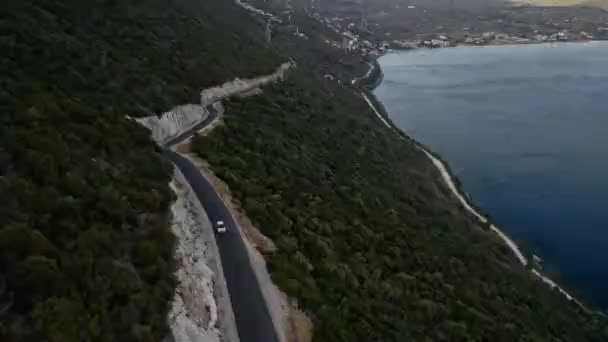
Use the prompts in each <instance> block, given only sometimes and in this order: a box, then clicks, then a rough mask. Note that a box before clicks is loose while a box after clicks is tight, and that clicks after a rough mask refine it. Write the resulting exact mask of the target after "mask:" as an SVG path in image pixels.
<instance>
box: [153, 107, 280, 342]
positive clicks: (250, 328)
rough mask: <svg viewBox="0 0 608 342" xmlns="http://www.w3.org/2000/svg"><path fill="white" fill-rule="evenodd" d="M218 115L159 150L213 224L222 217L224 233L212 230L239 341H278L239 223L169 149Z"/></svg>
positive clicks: (196, 172) (201, 178) (194, 169)
mask: <svg viewBox="0 0 608 342" xmlns="http://www.w3.org/2000/svg"><path fill="white" fill-rule="evenodd" d="M217 116H218V113H217V112H216V111H215V110H212V109H211V110H210V111H209V117H207V118H206V119H205V120H204V121H202V122H201V123H200V124H198V125H197V126H195V127H194V128H193V129H191V130H189V131H188V132H186V133H184V134H181V135H180V136H178V137H176V138H174V139H172V140H171V141H170V142H169V143H167V144H166V146H165V148H163V150H162V154H163V155H164V156H165V157H167V158H168V159H170V160H171V161H172V162H173V163H174V164H175V165H176V166H177V167H178V168H179V169H180V171H181V172H182V173H183V175H184V176H185V178H186V180H187V181H188V183H190V186H191V187H192V189H193V190H194V193H195V194H196V197H197V198H198V200H199V201H200V203H201V205H202V206H203V208H205V211H206V212H207V216H208V217H209V220H210V221H211V222H212V223H213V225H214V226H215V222H217V221H218V220H222V221H224V223H225V224H226V227H227V228H228V231H227V232H226V233H217V232H216V231H215V230H214V234H215V238H216V241H217V246H218V249H219V253H220V255H219V257H220V260H221V263H222V268H223V271H224V277H225V279H226V284H227V286H228V293H229V295H230V300H231V302H232V310H233V311H234V316H235V319H236V326H237V330H238V335H239V340H240V342H279V339H278V337H277V336H278V335H277V332H276V331H275V326H274V324H273V321H272V317H271V316H270V312H269V309H268V306H267V304H266V301H265V299H264V296H263V294H262V289H261V288H260V285H259V282H258V280H257V277H256V274H255V271H254V270H253V267H252V266H251V263H250V260H249V254H248V252H247V246H246V245H245V242H244V241H243V238H242V237H241V234H240V233H239V229H240V227H239V226H238V224H237V223H236V221H235V220H234V218H233V217H232V215H231V214H230V211H229V210H228V208H227V207H226V206H225V205H224V202H223V201H222V199H221V198H220V196H219V195H218V194H217V193H216V192H215V190H214V189H213V186H212V185H211V183H210V182H209V181H208V180H207V179H206V178H205V177H204V176H203V175H202V174H201V173H200V171H199V170H198V168H197V167H196V166H195V165H194V164H193V163H192V162H191V161H190V160H188V159H187V158H185V157H183V156H181V155H179V154H178V153H176V152H174V151H172V150H170V149H169V147H170V146H173V145H175V144H177V143H179V142H181V141H184V140H186V139H187V138H189V137H190V136H191V135H193V134H194V132H196V131H198V130H200V129H201V128H203V127H205V126H207V125H209V124H210V123H212V122H213V121H214V120H215V119H216V118H217Z"/></svg>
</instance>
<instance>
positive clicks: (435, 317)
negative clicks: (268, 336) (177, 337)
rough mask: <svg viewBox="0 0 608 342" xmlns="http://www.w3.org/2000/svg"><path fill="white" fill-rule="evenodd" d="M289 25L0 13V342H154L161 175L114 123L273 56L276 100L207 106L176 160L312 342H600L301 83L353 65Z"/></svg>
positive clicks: (126, 3)
mask: <svg viewBox="0 0 608 342" xmlns="http://www.w3.org/2000/svg"><path fill="white" fill-rule="evenodd" d="M297 15H298V14H295V15H294V18H295V19H294V21H296V22H297V23H298V24H300V25H306V26H307V27H309V30H308V31H307V32H306V33H308V34H309V38H308V39H300V38H295V37H294V36H293V28H291V27H289V26H285V27H279V28H278V29H277V33H276V36H275V37H274V39H273V43H272V46H267V44H266V43H265V42H264V30H265V23H264V22H263V21H258V20H256V19H254V18H252V16H251V15H250V14H248V13H246V12H245V11H243V10H242V9H241V8H239V7H238V6H236V5H235V4H234V3H233V2H232V1H228V0H204V1H200V0H91V1H85V2H83V1H77V0H45V1H39V0H8V1H5V3H3V6H2V8H1V9H0V41H1V42H2V47H3V53H2V55H1V56H0V84H1V85H2V86H1V88H0V108H1V109H2V113H1V115H0V142H1V144H0V198H2V202H1V203H0V341H9V342H12V341H57V342H70V341H161V340H162V339H163V338H164V337H165V336H166V333H167V326H166V314H167V310H168V307H169V301H170V300H171V297H172V296H173V291H174V286H175V284H174V283H175V280H174V278H173V276H172V273H173V268H174V265H173V263H172V252H173V244H172V243H173V241H172V240H173V237H172V235H171V234H170V232H169V229H168V227H167V219H168V217H167V208H168V205H169V203H170V202H171V200H172V194H171V192H170V190H169V187H168V182H169V179H170V174H171V168H170V165H168V164H167V162H165V161H163V159H162V158H161V157H160V155H159V153H158V150H157V149H156V148H155V147H154V145H153V144H152V142H151V141H150V139H149V137H148V132H147V131H146V130H144V129H143V128H141V127H139V126H138V125H137V124H135V123H134V122H132V121H130V120H128V119H126V116H127V115H129V116H138V115H148V114H150V113H160V112H163V111H166V110H169V109H171V108H172V107H173V106H175V105H179V104H184V103H193V102H196V101H198V94H199V91H200V90H201V89H202V88H204V87H207V86H210V85H215V84H217V83H221V82H224V81H226V80H229V79H232V78H234V77H249V76H254V75H259V74H262V73H267V72H269V71H271V70H274V68H276V66H277V65H278V64H280V63H282V62H284V61H285V60H286V59H287V58H288V57H293V58H295V59H296V60H298V61H302V62H301V63H298V69H297V70H299V71H298V72H297V73H293V74H290V76H289V78H288V82H287V83H285V84H282V85H275V86H274V87H272V88H271V89H266V90H265V92H264V95H263V96H258V97H253V98H249V99H242V100H237V101H234V102H231V103H229V104H228V106H227V115H226V118H225V123H226V125H225V126H220V127H219V128H217V129H216V130H215V131H214V132H213V133H212V134H211V135H210V136H208V137H204V138H200V139H199V140H198V141H197V143H196V144H195V145H196V146H195V148H196V150H197V152H199V153H200V154H201V155H202V156H203V157H205V158H206V159H208V161H209V162H210V163H211V164H212V166H213V168H214V170H215V171H216V172H217V174H218V175H219V176H220V177H221V178H222V179H224V180H225V181H226V182H227V183H228V184H229V185H230V187H231V189H232V191H233V192H234V193H235V194H237V196H238V197H239V199H240V200H241V201H242V203H244V205H245V209H246V211H247V213H248V214H249V215H250V216H251V217H252V218H253V219H254V220H255V221H256V223H257V224H258V225H259V226H260V227H261V228H262V229H263V231H264V233H266V234H268V236H270V237H271V238H272V239H274V241H275V242H276V243H277V245H278V246H279V249H278V251H277V253H276V254H275V255H272V256H269V262H270V265H271V267H272V271H273V277H274V279H275V280H276V282H277V283H278V285H279V286H280V287H281V288H282V289H283V290H285V291H286V292H287V293H288V294H290V295H291V296H293V297H294V298H297V299H298V300H299V301H300V303H301V304H302V306H303V307H304V309H305V310H306V311H307V313H308V314H309V315H310V316H311V317H312V318H313V320H314V322H315V325H316V330H315V340H316V341H332V342H333V341H349V342H351V341H366V342H369V341H387V342H388V341H408V340H411V341H442V340H449V341H460V340H462V341H465V340H472V341H487V340H491V341H494V340H496V341H606V340H607V337H606V336H607V334H608V331H606V325H605V324H606V323H605V321H604V319H603V318H601V317H599V316H595V315H591V314H588V313H584V312H582V311H580V310H579V309H578V307H576V306H574V305H572V304H570V303H568V302H566V301H565V300H564V299H563V298H562V297H560V296H559V295H557V294H555V293H552V292H551V291H549V290H548V289H547V287H546V286H544V285H542V284H540V283H539V282H538V281H536V280H534V279H532V278H531V277H530V276H529V273H527V272H526V271H525V270H523V269H522V268H521V267H520V266H519V265H518V264H517V263H516V262H515V261H514V259H513V258H512V256H511V255H510V254H509V251H508V250H507V249H506V248H505V247H504V246H503V245H502V244H501V243H500V241H499V240H497V239H496V237H495V236H494V235H492V234H491V233H489V232H487V231H483V230H482V229H481V228H479V227H477V226H476V225H475V224H473V223H472V222H471V221H470V220H469V218H468V217H467V216H466V215H464V214H463V213H462V211H461V210H460V209H459V207H458V206H457V205H456V202H455V201H454V200H453V199H451V197H449V193H448V192H447V191H446V190H445V189H444V188H443V187H442V186H441V185H440V183H439V182H438V181H437V175H436V174H435V171H434V169H433V168H432V166H431V165H430V164H429V163H428V161H427V160H426V159H425V158H424V156H422V155H421V154H420V153H419V152H417V151H416V150H415V149H414V148H413V145H412V144H410V143H407V142H403V141H401V140H398V139H397V138H396V136H394V135H392V134H391V133H390V132H389V131H388V130H386V129H385V128H383V127H382V126H381V125H380V124H379V123H378V122H377V121H376V119H375V118H374V116H373V114H372V113H371V112H370V110H369V108H367V106H366V104H365V102H364V101H362V100H361V98H359V97H358V96H357V95H356V93H355V92H354V91H353V90H352V89H349V88H347V87H344V86H341V85H339V84H338V83H337V82H330V81H329V80H327V79H325V78H324V75H323V74H319V73H318V72H321V71H322V72H323V73H325V72H328V70H330V67H331V66H332V65H333V64H332V63H336V68H338V67H339V68H340V69H339V70H340V72H339V75H341V76H343V77H346V76H348V72H349V70H354V71H356V72H357V75H360V74H361V73H360V70H364V69H365V66H363V67H355V66H353V64H352V63H353V62H354V61H356V60H358V59H359V58H358V56H345V55H344V54H342V53H341V52H337V51H336V50H326V49H330V48H329V47H327V46H326V44H323V43H320V42H319V39H323V35H325V34H326V33H324V32H325V30H324V29H323V28H321V27H314V25H316V24H315V23H314V22H312V21H309V20H306V18H304V17H300V18H298V17H296V16H297ZM299 15H301V13H300V14H299ZM313 28H314V29H315V33H314V34H313V33H311V32H310V30H312V29H313ZM292 39H299V40H298V41H294V40H292ZM277 51H278V52H277ZM307 66H309V67H310V68H309V67H307ZM317 66H323V67H322V68H321V67H318V68H317ZM313 70H314V71H313ZM352 77H354V75H352ZM319 79H321V80H324V81H323V82H324V83H320V82H319V81H318V80H319Z"/></svg>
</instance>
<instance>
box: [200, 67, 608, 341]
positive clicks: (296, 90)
mask: <svg viewBox="0 0 608 342" xmlns="http://www.w3.org/2000/svg"><path fill="white" fill-rule="evenodd" d="M319 88H320V87H319V86H317V85H316V81H313V80H311V79H310V78H309V77H307V76H305V75H304V74H298V75H292V76H291V77H290V80H289V81H287V82H285V83H282V84H280V85H276V86H274V87H273V89H271V90H269V91H267V93H266V95H265V96H263V97H256V98H251V99H246V100H238V101H233V102H231V103H230V104H229V105H228V106H227V115H226V120H225V122H226V125H225V126H224V127H219V128H217V129H216V130H215V131H214V132H212V134H211V135H209V136H207V137H201V138H199V139H198V141H197V142H196V143H195V148H196V151H197V152H198V153H199V154H200V155H201V156H202V157H203V158H205V159H207V160H208V161H209V162H210V163H211V165H212V166H213V168H214V170H215V171H216V173H217V174H218V175H219V176H220V177H221V178H223V179H224V180H225V181H226V182H227V183H228V184H229V186H230V188H231V190H232V191H233V192H234V193H235V194H236V195H237V196H238V198H239V200H240V201H241V202H242V203H243V204H244V209H245V210H246V211H247V213H248V214H249V215H250V216H251V218H252V219H253V220H254V221H255V223H256V224H257V225H258V227H260V229H262V231H263V233H265V234H267V235H268V236H269V237H270V238H272V239H273V240H274V241H275V242H276V243H277V246H278V252H277V253H276V254H274V255H272V256H270V266H271V269H272V273H273V277H274V279H275V281H276V282H277V284H278V285H279V287H281V288H282V289H283V290H285V291H286V292H287V293H288V294H289V295H291V296H294V297H295V298H297V299H298V300H299V301H300V304H301V305H302V306H303V307H304V309H305V310H306V311H307V312H309V314H310V315H311V316H312V317H313V320H314V322H315V338H314V339H315V341H332V342H333V341H348V342H354V341H362V342H363V341H365V342H368V341H385V342H387V341H505V342H507V341H508V342H511V341H539V342H540V341H606V340H607V338H608V330H607V326H606V322H605V320H604V318H602V317H600V316H599V315H598V316H594V315H592V314H589V313H585V312H583V311H582V310H581V309H580V308H579V307H578V306H576V305H575V304H574V303H569V302H567V301H566V300H565V299H564V298H563V296H562V295H560V294H559V293H557V292H552V291H551V290H549V288H548V287H547V286H546V285H544V284H543V283H541V282H540V281H538V280H537V279H535V278H534V277H532V275H531V274H530V273H529V272H528V271H526V270H525V269H524V268H523V267H521V266H520V265H519V263H518V262H517V261H516V259H515V258H514V257H513V255H512V254H511V252H510V250H509V249H508V248H507V247H506V246H505V245H504V244H503V243H502V241H501V240H500V239H498V238H497V236H496V235H495V234H494V233H492V232H490V231H487V230H484V229H483V228H481V227H478V226H476V225H475V224H473V223H472V221H470V220H469V218H468V217H467V216H466V215H465V214H464V213H463V212H462V211H461V210H460V209H459V207H458V205H457V204H456V202H455V201H454V200H453V199H452V198H451V197H450V195H449V194H447V193H445V192H444V190H442V189H443V188H442V187H441V185H439V183H438V182H437V174H436V171H435V170H434V169H433V168H432V166H431V164H430V163H429V162H428V161H427V160H426V158H425V157H424V156H423V155H422V153H420V152H418V151H417V150H416V149H415V148H414V146H413V144H412V143H410V142H406V141H402V140H400V139H398V138H397V136H396V135H395V134H392V133H391V132H390V131H389V130H387V129H386V128H385V127H384V126H382V125H381V124H380V123H379V121H378V120H377V119H376V118H375V117H374V116H373V114H371V113H370V112H369V109H368V108H366V107H365V103H364V102H363V101H362V100H361V99H360V98H357V97H356V96H354V95H352V94H351V95H350V96H349V97H345V98H339V97H336V96H333V97H332V96H330V95H328V94H327V93H326V92H324V91H320V90H319Z"/></svg>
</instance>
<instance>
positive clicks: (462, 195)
mask: <svg viewBox="0 0 608 342" xmlns="http://www.w3.org/2000/svg"><path fill="white" fill-rule="evenodd" d="M516 45H521V44H516ZM404 51H407V50H404ZM368 64H369V65H370V69H369V70H368V72H367V73H366V74H365V75H364V76H362V77H358V78H355V79H353V80H352V85H353V86H354V87H355V88H356V89H357V90H358V91H359V92H360V94H361V96H362V97H363V99H364V100H365V101H366V102H367V104H368V105H369V106H370V108H371V109H372V111H373V112H374V113H375V114H376V116H377V117H378V118H379V119H380V120H381V122H382V123H383V124H384V125H385V126H386V127H387V128H389V129H391V130H392V131H393V132H395V133H397V134H398V135H399V137H400V138H401V139H403V140H406V141H408V142H411V143H413V144H414V145H415V146H416V148H418V150H420V151H421V152H422V153H424V154H425V155H426V156H427V157H428V158H429V160H430V161H431V162H432V163H433V165H434V166H435V168H436V169H437V171H438V172H439V173H440V175H441V178H442V180H443V182H444V183H445V185H446V186H447V187H448V189H449V190H450V191H451V192H452V194H453V195H454V196H455V197H456V199H457V200H458V201H459V202H460V204H461V206H462V207H463V209H465V210H466V211H467V212H468V213H469V214H471V215H472V216H474V217H475V218H476V219H477V220H478V221H479V222H480V223H481V224H482V225H484V226H487V227H488V228H489V229H490V230H492V231H493V232H494V233H495V234H496V235H498V237H499V238H500V239H502V240H503V242H504V243H505V244H506V245H507V247H509V249H510V250H511V251H512V252H513V254H514V256H515V257H516V258H517V259H518V261H519V262H520V264H522V266H524V267H526V268H528V269H529V270H530V272H531V273H532V274H533V275H534V276H535V277H537V278H538V279H539V280H540V281H542V282H543V283H545V284H546V285H548V286H549V287H550V288H551V289H552V290H557V291H558V292H559V293H560V294H561V295H563V296H564V297H565V298H566V299H568V300H569V301H571V302H573V303H575V304H576V305H578V306H579V307H580V308H581V309H582V310H584V311H585V312H591V310H590V309H588V308H587V306H586V305H585V304H583V302H581V301H580V300H578V299H576V298H575V297H574V296H572V295H571V294H569V293H568V292H567V291H566V290H565V289H564V288H563V287H561V286H560V285H559V284H557V283H556V282H555V281H553V280H552V279H551V278H549V277H547V276H545V275H543V274H542V273H541V272H540V271H539V270H537V269H535V268H534V267H533V266H531V263H530V261H529V260H528V258H527V257H526V255H525V253H524V252H522V250H521V249H520V248H519V246H518V245H517V243H515V242H514V241H513V240H512V239H511V238H510V237H509V236H508V235H507V234H506V233H504V232H503V231H502V230H501V229H500V228H499V227H498V226H497V225H496V224H494V223H493V222H492V221H491V219H490V218H489V215H487V214H486V213H484V212H483V210H481V209H480V208H479V207H478V206H476V205H475V204H474V203H473V201H472V198H471V196H470V195H469V194H467V192H466V191H465V190H464V189H463V186H462V183H461V182H460V181H459V179H458V177H456V175H455V174H454V172H453V171H452V170H451V168H450V166H449V163H448V162H447V161H445V160H444V159H442V158H441V156H439V155H438V154H436V153H434V152H432V150H431V149H430V148H429V147H427V146H425V145H424V144H422V143H420V142H418V141H416V140H415V139H412V138H411V137H410V136H408V135H407V134H406V133H405V132H404V131H402V130H401V129H400V128H399V127H397V126H396V125H395V124H394V123H393V122H392V120H391V119H390V116H389V114H388V111H387V110H386V108H385V107H384V104H383V103H382V102H381V101H380V100H379V99H378V98H377V97H376V96H375V95H374V94H373V90H374V89H375V88H376V87H377V86H378V85H380V83H381V82H382V79H383V72H382V68H381V67H380V64H379V63H378V61H377V60H376V59H374V60H373V62H372V63H370V62H368ZM374 70H378V71H377V72H373V71H374Z"/></svg>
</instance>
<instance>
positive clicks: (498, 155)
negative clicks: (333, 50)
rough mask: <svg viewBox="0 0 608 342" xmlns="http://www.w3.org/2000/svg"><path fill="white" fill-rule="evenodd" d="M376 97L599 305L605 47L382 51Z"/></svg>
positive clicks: (604, 226)
mask: <svg viewBox="0 0 608 342" xmlns="http://www.w3.org/2000/svg"><path fill="white" fill-rule="evenodd" d="M380 64H381V66H382V69H383V71H384V81H383V82H382V84H381V85H380V86H379V87H378V88H377V89H376V91H375V94H376V96H377V97H378V98H379V99H380V100H381V101H382V102H383V103H384V104H385V106H386V109H387V110H388V112H389V114H390V117H391V119H392V120H393V122H394V123H395V124H396V125H397V126H399V127H400V128H401V129H402V130H404V131H405V132H406V133H408V134H409V135H410V136H412V137H413V138H415V139H416V140H418V141H420V142H422V143H424V144H426V145H427V146H429V147H431V149H432V150H433V151H435V152H437V153H439V154H440V155H441V156H442V157H443V158H444V159H446V160H447V161H448V162H449V163H450V166H451V167H452V169H453V170H454V172H455V173H456V175H457V176H458V178H459V179H460V180H461V181H462V183H463V185H464V188H465V190H466V191H467V192H468V193H470V194H471V195H472V197H473V198H474V199H475V202H476V204H478V205H480V206H481V207H482V208H483V209H484V210H485V211H487V212H489V213H490V214H491V215H492V217H493V218H494V221H496V223H498V224H499V225H500V226H501V227H502V228H503V229H504V230H505V231H506V232H507V233H508V234H509V235H510V236H511V237H512V238H513V239H514V240H516V241H518V242H519V243H520V244H521V246H522V247H524V248H525V249H526V250H528V251H531V252H533V253H535V254H536V255H538V256H540V257H541V258H542V259H543V260H544V263H545V269H546V270H547V271H548V272H549V273H550V274H551V272H557V273H559V275H560V277H561V278H562V279H563V280H564V283H565V284H566V285H567V286H569V287H573V288H575V289H576V290H577V291H578V292H579V293H581V294H583V295H584V296H585V297H586V298H587V299H588V300H589V301H591V302H592V303H593V304H596V305H598V306H600V307H602V308H603V309H608V42H601V43H600V42H594V43H586V44H582V43H581V44H573V43H570V44H552V45H549V44H546V45H545V44H543V45H527V46H501V47H482V48H479V47H458V48H451V49H440V50H419V51H414V52H400V53H392V54H388V55H386V56H384V57H382V58H381V59H380Z"/></svg>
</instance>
